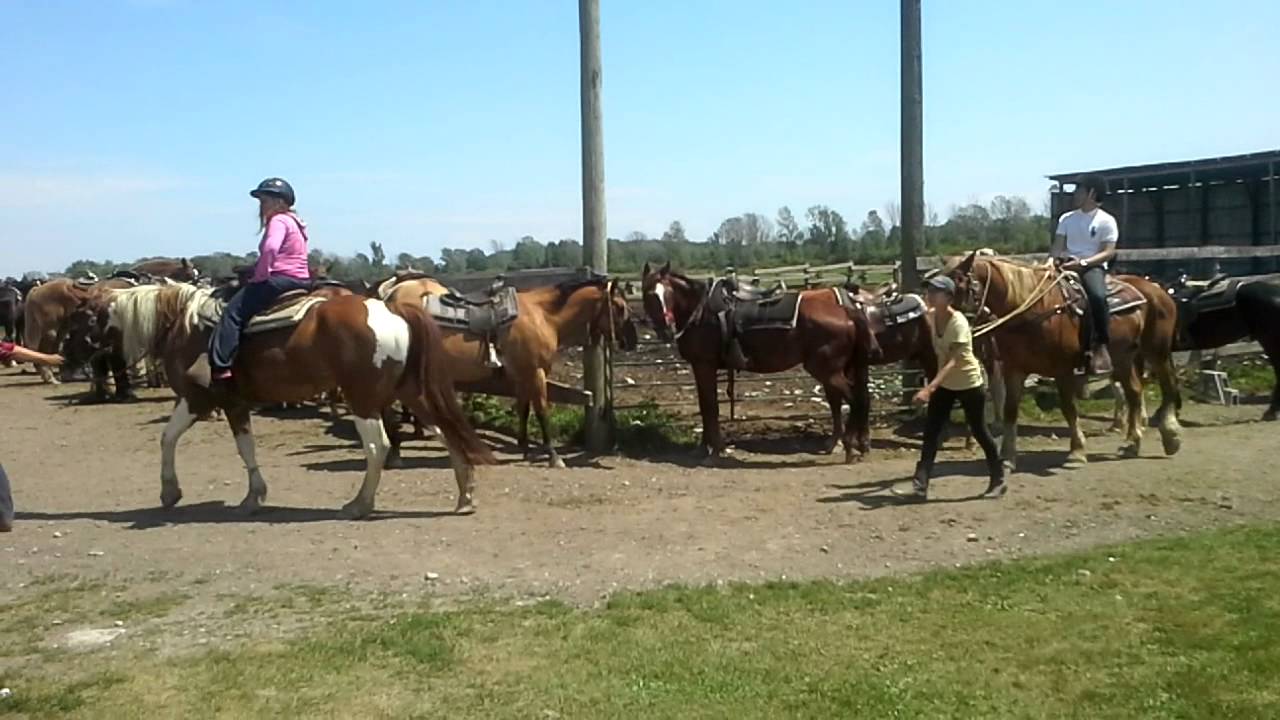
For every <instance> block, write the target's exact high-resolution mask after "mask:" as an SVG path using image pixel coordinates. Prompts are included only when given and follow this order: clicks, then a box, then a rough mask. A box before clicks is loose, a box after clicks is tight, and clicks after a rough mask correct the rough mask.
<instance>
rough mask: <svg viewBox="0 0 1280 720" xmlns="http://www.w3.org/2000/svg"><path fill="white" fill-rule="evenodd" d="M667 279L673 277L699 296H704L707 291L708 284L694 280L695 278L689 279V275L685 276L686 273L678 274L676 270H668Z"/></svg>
mask: <svg viewBox="0 0 1280 720" xmlns="http://www.w3.org/2000/svg"><path fill="white" fill-rule="evenodd" d="M667 277H673V278H675V279H677V280H679V281H680V282H682V283H684V284H685V285H688V286H689V287H690V288H691V289H692V290H693V291H694V292H695V293H697V294H698V295H702V294H704V293H706V291H707V284H706V283H705V282H703V281H701V280H694V279H693V278H691V277H689V276H688V275H685V274H684V273H678V272H675V271H674V270H668V271H667Z"/></svg>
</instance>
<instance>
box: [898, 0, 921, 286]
mask: <svg viewBox="0 0 1280 720" xmlns="http://www.w3.org/2000/svg"><path fill="white" fill-rule="evenodd" d="M901 44H902V47H901V50H902V68H901V70H902V89H901V91H900V95H901V96H900V101H901V103H902V136H901V138H900V142H901V143H902V147H901V154H902V171H901V172H902V200H901V203H902V247H901V254H902V278H901V283H902V287H903V288H905V289H906V290H908V291H910V292H915V290H916V288H917V287H918V286H919V285H920V273H919V268H918V267H917V265H916V252H917V250H919V249H921V248H923V247H924V87H923V81H922V80H921V50H920V0H902V40H901Z"/></svg>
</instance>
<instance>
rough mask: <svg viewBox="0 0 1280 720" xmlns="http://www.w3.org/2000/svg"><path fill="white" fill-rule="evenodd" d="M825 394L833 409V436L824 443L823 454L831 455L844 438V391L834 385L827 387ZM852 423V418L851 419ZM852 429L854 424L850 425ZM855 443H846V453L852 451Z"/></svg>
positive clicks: (828, 404) (824, 390)
mask: <svg viewBox="0 0 1280 720" xmlns="http://www.w3.org/2000/svg"><path fill="white" fill-rule="evenodd" d="M822 390H823V394H825V395H826V396H827V407H829V408H830V409H831V436H830V437H828V438H827V439H826V440H825V441H824V442H823V443H822V450H821V452H822V454H823V455H830V454H831V453H832V452H834V451H835V449H836V443H838V442H839V441H840V439H841V438H842V437H844V395H845V394H844V391H843V390H841V389H839V388H836V387H835V386H834V385H827V386H826V387H824V388H823V389H822ZM850 420H851V421H852V418H850ZM849 425H850V427H852V426H853V423H852V422H850V423H849ZM852 448H853V442H852V439H850V440H849V441H848V442H846V443H845V450H846V452H848V451H850V450H852Z"/></svg>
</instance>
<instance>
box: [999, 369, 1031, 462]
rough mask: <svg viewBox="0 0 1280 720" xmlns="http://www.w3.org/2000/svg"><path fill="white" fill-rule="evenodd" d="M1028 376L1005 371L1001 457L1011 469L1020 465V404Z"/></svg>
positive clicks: (1013, 371)
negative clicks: (1024, 383) (1023, 386)
mask: <svg viewBox="0 0 1280 720" xmlns="http://www.w3.org/2000/svg"><path fill="white" fill-rule="evenodd" d="M1026 379H1027V376H1026V375H1024V374H1022V373H1020V372H1017V371H1015V370H1012V369H1009V370H1006V371H1005V373H1004V434H1003V435H1002V436H1001V437H1000V458H1001V459H1002V460H1004V465H1005V467H1006V468H1008V469H1009V470H1010V471H1012V470H1014V469H1016V468H1017V465H1018V406H1019V405H1020V404H1021V403H1022V384H1023V382H1025V381H1026Z"/></svg>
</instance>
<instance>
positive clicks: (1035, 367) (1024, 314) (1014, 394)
mask: <svg viewBox="0 0 1280 720" xmlns="http://www.w3.org/2000/svg"><path fill="white" fill-rule="evenodd" d="M943 272H944V273H946V274H947V275H949V276H950V277H951V279H952V280H954V281H955V282H956V288H957V295H956V302H957V304H958V305H959V306H960V308H961V309H962V310H964V311H966V312H968V313H975V314H977V313H983V312H989V313H990V317H992V318H994V319H993V320H992V321H991V323H989V324H988V326H989V327H990V332H991V340H992V341H994V343H995V347H998V348H999V354H1000V368H1001V372H1002V373H1003V375H1004V386H1005V403H1004V436H1003V438H1002V441H1003V442H1002V445H1003V447H1002V452H1001V455H1002V456H1003V458H1004V460H1005V462H1006V463H1007V464H1008V465H1009V466H1010V467H1011V468H1012V467H1013V466H1014V465H1015V464H1016V459H1017V426H1018V406H1019V403H1020V401H1021V399H1022V390H1023V382H1024V380H1025V379H1026V377H1027V375H1030V374H1033V373H1034V374H1036V375H1040V376H1043V377H1048V378H1053V380H1054V381H1055V383H1056V385H1057V387H1058V397H1059V400H1060V401H1061V404H1062V414H1063V415H1064V416H1065V417H1066V420H1067V424H1068V425H1069V426H1070V429H1071V452H1070V454H1069V455H1068V456H1067V461H1068V463H1083V462H1086V461H1087V456H1086V454H1085V441H1084V433H1083V432H1082V431H1081V429H1080V425H1079V416H1078V413H1077V411H1076V400H1075V398H1076V391H1077V389H1078V387H1079V382H1080V379H1079V378H1078V377H1077V376H1076V374H1075V371H1076V368H1077V367H1078V366H1079V365H1080V360H1081V357H1082V354H1083V350H1084V348H1083V347H1082V344H1081V342H1080V337H1081V333H1080V324H1079V320H1078V319H1077V316H1076V313H1075V312H1073V311H1072V309H1071V307H1070V306H1071V300H1070V299H1069V298H1068V297H1067V290H1065V289H1064V287H1065V284H1064V282H1063V280H1064V278H1063V276H1062V274H1061V272H1060V271H1059V270H1058V269H1057V268H1056V267H1054V266H1052V265H1043V266H1028V265H1022V264H1020V263H1015V262H1013V261H1010V260H1005V259H1002V258H996V257H980V256H978V254H977V253H976V252H975V253H971V254H970V255H968V256H966V257H965V258H964V259H963V260H959V261H952V262H950V263H948V264H947V266H946V267H945V268H944V269H943ZM1117 279H1119V280H1122V281H1123V282H1125V283H1128V284H1129V285H1131V286H1133V288H1134V289H1135V290H1137V292H1138V293H1140V294H1141V300H1142V302H1141V304H1138V305H1136V306H1134V307H1132V308H1131V309H1129V310H1127V311H1124V312H1118V313H1114V314H1112V316H1111V345H1110V350H1111V357H1112V361H1113V364H1114V372H1113V374H1112V377H1113V378H1114V379H1115V380H1116V381H1118V382H1119V383H1120V385H1121V387H1122V388H1123V391H1124V396H1125V403H1126V407H1127V408H1128V418H1127V423H1126V428H1127V433H1128V445H1127V446H1126V447H1125V448H1124V450H1123V454H1125V455H1127V456H1135V455H1137V454H1138V452H1139V451H1140V450H1141V446H1142V430H1143V426H1144V425H1145V418H1143V417H1142V412H1143V409H1142V369H1143V366H1144V365H1145V366H1146V367H1147V368H1150V369H1151V371H1152V372H1153V373H1154V374H1155V376H1156V378H1157V380H1159V382H1160V390H1161V395H1162V399H1161V406H1160V411H1159V413H1158V417H1159V418H1160V419H1161V420H1160V425H1159V429H1160V436H1161V440H1162V441H1163V445H1164V451H1165V453H1166V454H1168V455H1172V454H1174V453H1176V452H1178V449H1179V448H1180V447H1181V439H1180V434H1181V428H1180V427H1179V426H1178V418H1177V410H1178V407H1179V406H1180V405H1181V397H1180V394H1179V390H1178V385H1177V379H1176V377H1175V375H1174V368H1173V356H1172V353H1173V339H1174V330H1175V324H1176V315H1177V309H1176V308H1175V307H1174V303H1173V299H1172V298H1170V297H1169V295H1168V293H1166V292H1165V291H1164V290H1163V289H1162V288H1160V286H1158V285H1156V284H1155V283H1153V282H1151V281H1149V280H1146V279H1144V278H1141V277H1137V276H1133V275H1121V276H1118V277H1117ZM982 331H983V329H982V326H981V325H980V326H978V327H976V328H975V333H976V334H981V333H982Z"/></svg>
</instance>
